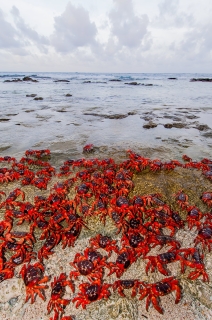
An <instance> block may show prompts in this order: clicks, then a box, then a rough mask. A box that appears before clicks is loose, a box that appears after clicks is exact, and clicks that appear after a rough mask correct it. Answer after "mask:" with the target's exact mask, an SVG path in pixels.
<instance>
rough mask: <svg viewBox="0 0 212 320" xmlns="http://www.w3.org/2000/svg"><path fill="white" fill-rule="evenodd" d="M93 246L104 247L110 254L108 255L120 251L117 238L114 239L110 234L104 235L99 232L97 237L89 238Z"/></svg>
mask: <svg viewBox="0 0 212 320" xmlns="http://www.w3.org/2000/svg"><path fill="white" fill-rule="evenodd" d="M89 242H90V245H91V248H93V249H99V248H101V249H104V250H106V251H107V252H108V253H109V254H108V257H110V256H111V253H112V251H114V252H116V253H118V250H119V248H118V246H117V244H116V242H117V241H116V240H112V239H111V237H108V236H103V235H101V234H98V235H97V236H96V237H94V238H91V239H90V240H89Z"/></svg>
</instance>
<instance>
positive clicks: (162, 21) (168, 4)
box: [153, 0, 195, 29]
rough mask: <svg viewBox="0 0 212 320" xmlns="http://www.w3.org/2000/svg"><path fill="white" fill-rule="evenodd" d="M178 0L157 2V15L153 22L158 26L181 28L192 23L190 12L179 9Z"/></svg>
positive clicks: (192, 18)
mask: <svg viewBox="0 0 212 320" xmlns="http://www.w3.org/2000/svg"><path fill="white" fill-rule="evenodd" d="M179 8H180V3H179V0H164V1H162V2H160V3H159V5H158V9H159V15H158V16H157V17H156V18H155V20H154V22H153V24H155V26H156V27H158V28H165V29H166V28H170V27H176V28H183V27H185V26H190V25H193V23H194V21H195V19H194V17H193V15H192V14H188V13H187V12H183V11H181V10H180V9H179Z"/></svg>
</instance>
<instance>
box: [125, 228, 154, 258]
mask: <svg viewBox="0 0 212 320" xmlns="http://www.w3.org/2000/svg"><path fill="white" fill-rule="evenodd" d="M121 242H122V246H125V247H131V248H132V250H133V251H134V254H135V256H136V259H137V258H138V257H140V256H143V257H144V256H146V254H147V253H148V252H149V250H150V249H149V246H148V244H147V243H146V241H145V239H144V238H143V237H142V236H141V234H140V233H139V232H135V231H133V232H127V233H125V234H124V235H123V237H122V238H121Z"/></svg>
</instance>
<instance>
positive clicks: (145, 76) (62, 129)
mask: <svg viewBox="0 0 212 320" xmlns="http://www.w3.org/2000/svg"><path fill="white" fill-rule="evenodd" d="M26 76H28V77H31V78H32V79H34V80H37V81H38V82H32V81H20V82H5V80H10V81H11V80H13V79H17V78H19V79H23V77H26ZM170 78H175V79H170ZM192 78H212V74H183V73H180V74H167V73H159V74H158V73H155V74H149V73H139V74H138V73H136V74H135V73H115V74H114V73H49V72H30V73H26V72H18V73H10V72H1V73H0V101H1V104H0V108H1V109H0V112H1V114H0V150H1V155H13V156H17V157H18V156H21V155H22V154H23V153H24V151H25V150H27V149H50V150H51V152H52V153H53V154H54V155H55V156H56V157H57V156H60V157H61V159H62V158H63V159H64V158H70V157H73V158H77V157H82V148H83V146H84V145H86V144H89V143H92V144H93V145H94V146H95V154H94V155H95V157H115V158H122V157H124V156H125V151H126V150H129V149H130V150H133V151H134V152H137V153H139V154H142V155H144V156H148V157H151V158H160V159H165V160H169V159H173V158H176V159H180V158H181V157H182V155H183V154H187V155H188V156H190V157H192V158H193V159H196V160H199V159H201V158H203V157H207V158H211V157H212V148H211V147H212V83H210V82H199V81H196V82H191V81H190V79H192ZM58 80H65V81H58ZM132 83H134V84H132ZM31 94H36V97H38V98H39V97H42V98H43V100H34V97H26V95H31ZM67 94H68V95H69V96H66V95H67ZM94 155H93V156H94Z"/></svg>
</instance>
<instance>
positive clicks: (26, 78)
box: [22, 77, 38, 82]
mask: <svg viewBox="0 0 212 320" xmlns="http://www.w3.org/2000/svg"><path fill="white" fill-rule="evenodd" d="M22 81H31V82H38V80H35V79H32V78H30V77H24V78H23V79H22Z"/></svg>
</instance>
